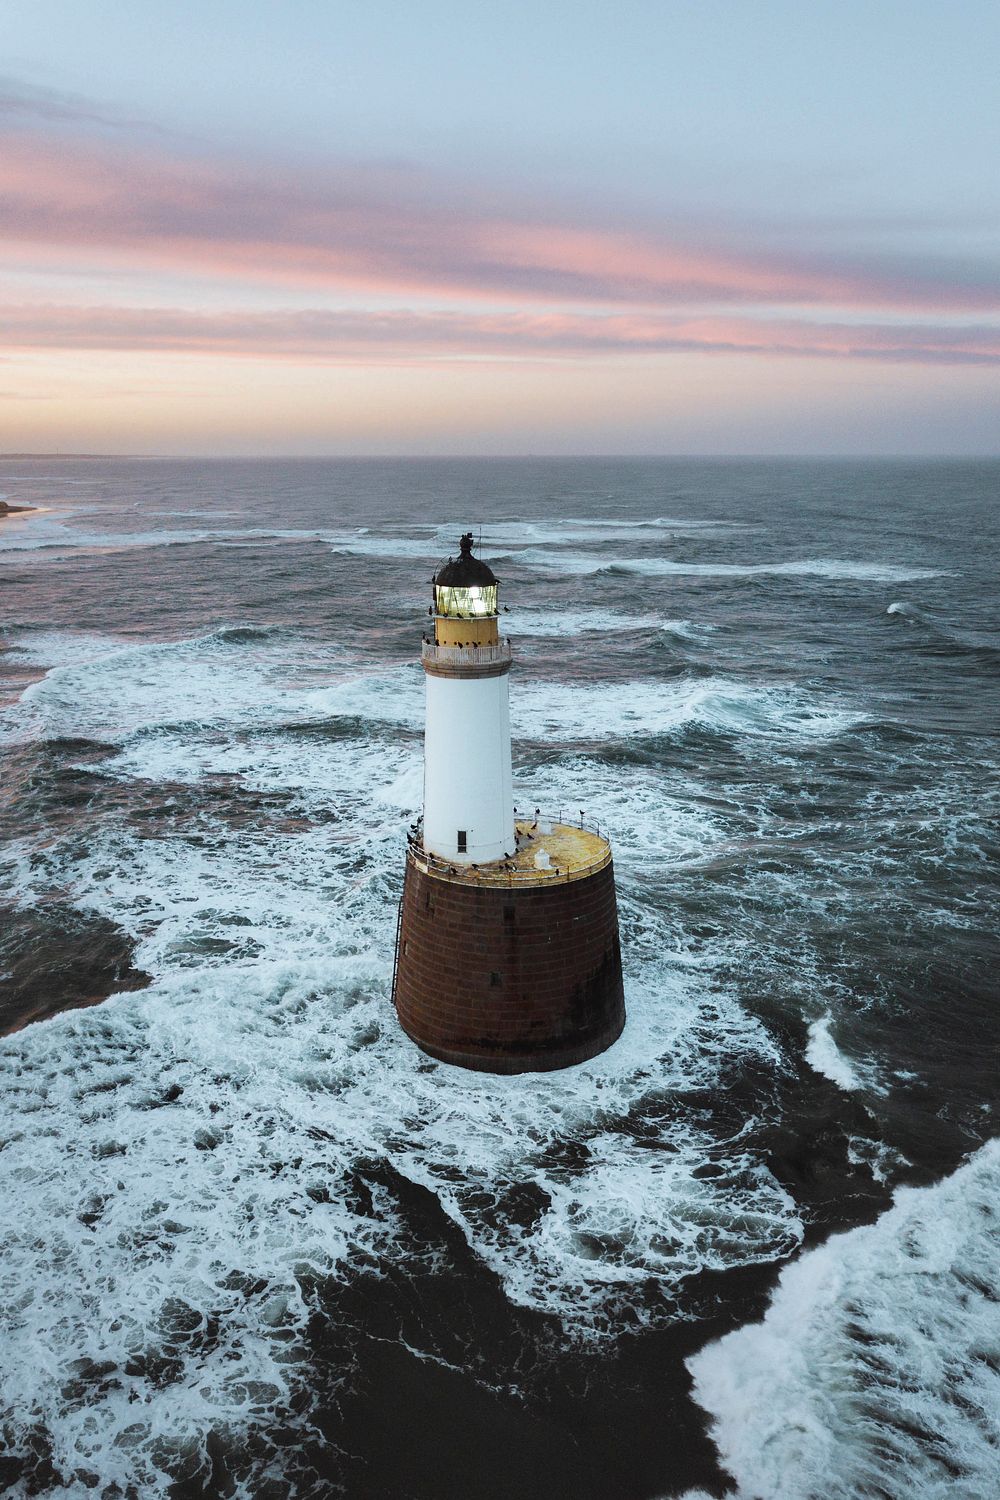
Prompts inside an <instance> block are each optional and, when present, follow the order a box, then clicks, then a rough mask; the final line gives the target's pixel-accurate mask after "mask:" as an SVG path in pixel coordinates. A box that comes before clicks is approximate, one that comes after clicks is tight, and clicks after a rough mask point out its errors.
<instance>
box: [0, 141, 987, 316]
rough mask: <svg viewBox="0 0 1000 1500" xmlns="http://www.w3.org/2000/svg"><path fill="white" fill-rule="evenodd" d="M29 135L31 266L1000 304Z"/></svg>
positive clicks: (282, 170) (477, 287)
mask: <svg viewBox="0 0 1000 1500" xmlns="http://www.w3.org/2000/svg"><path fill="white" fill-rule="evenodd" d="M19 125H20V128H18V129H16V130H7V132H6V133H4V134H0V228H2V241H3V243H4V245H5V246H6V252H7V254H8V256H13V257H14V258H16V259H18V261H23V259H24V256H25V253H26V252H30V254H31V255H32V256H34V257H36V258H38V259H41V260H44V261H45V262H47V263H51V262H52V261H53V260H56V261H59V260H61V261H62V262H64V263H66V262H69V261H75V262H77V263H79V262H80V261H81V260H82V261H86V262H88V263H99V262H101V261H104V262H106V263H108V264H112V265H114V266H116V267H118V268H121V267H122V266H123V265H124V266H125V267H126V268H127V267H134V268H136V269H141V268H148V267H150V266H153V267H160V268H169V269H171V270H173V271H193V272H198V273H206V272H208V273H210V274H213V275H216V276H219V277H221V278H230V279H232V278H235V279H248V280H253V281H254V282H256V283H260V282H264V283H272V284H274V285H288V284H294V285H297V286H315V287H317V288H324V287H325V288H331V289H332V288H335V287H340V288H342V287H351V288H353V289H362V290H367V291H368V292H378V293H386V292H393V293H398V292H399V291H401V290H402V291H405V292H406V293H407V294H410V295H414V296H418V295H419V296H427V297H435V298H437V299H438V300H439V299H440V298H441V296H442V295H450V296H455V295H461V296H462V297H463V298H465V299H468V298H470V297H474V298H489V299H491V300H493V301H496V300H498V299H503V300H511V299H513V300H514V301H516V302H518V303H522V304H537V303H546V304H549V305H551V304H553V303H563V304H566V303H575V304H577V305H579V304H581V303H583V304H588V303H589V304H603V305H618V306H633V307H643V308H656V307H671V306H675V307H676V306H682V305H683V306H688V307H690V306H694V305H702V306H705V305H714V306H719V305H725V304H729V305H733V306H735V305H740V304H742V305H746V304H772V305H779V304H786V305H791V304H796V305H800V306H813V307H832V306H839V307H853V308H858V309H867V310H872V309H878V308H884V309H886V310H888V309H903V308H905V309H910V310H915V311H916V310H920V311H938V312H945V311H982V310H986V309H994V308H997V307H998V306H1000V276H998V275H997V274H996V273H995V271H992V270H990V269H988V268H985V269H975V268H973V269H972V270H970V269H969V268H968V267H967V266H965V264H964V263H961V262H958V261H956V262H954V263H951V264H947V265H944V266H941V265H935V266H930V267H927V266H923V265H921V264H917V263H913V262H910V261H907V260H905V259H902V258H898V257H897V258H895V259H893V258H892V257H890V256H885V257H881V258H879V259H873V258H869V259H868V260H866V261H862V260H861V259H859V258H857V257H855V258H852V257H850V256H847V255H843V256H839V257H838V256H835V255H833V254H828V255H823V256H820V255H816V254H810V253H806V252H805V251H802V252H800V253H796V254H792V253H778V252H775V251H766V250H754V251H751V249H750V248H749V247H748V246H747V245H746V244H745V243H741V241H740V238H739V236H738V235H737V234H736V233H732V234H730V235H729V236H728V237H726V236H722V235H716V236H715V238H714V239H713V240H712V242H711V243H709V242H708V241H706V240H702V241H700V242H696V240H697V237H696V236H695V235H694V231H693V229H692V227H691V226H688V225H676V226H673V227H672V228H671V227H659V228H657V227H655V226H654V227H651V226H650V225H648V224H629V223H627V222H616V223H610V224H603V223H598V222H594V220H593V214H585V213H582V212H579V211H577V212H573V211H571V210H570V208H568V207H564V208H563V209H562V210H558V211H557V210H556V209H548V210H546V211H543V210H542V209H541V208H540V207H539V205H538V204H537V202H535V201H534V200H532V199H530V198H528V197H525V198H523V199H522V200H520V201H514V200H513V199H512V200H511V201H509V202H507V203H505V204H503V205H501V206H500V207H497V205H496V204H495V203H494V202H491V201H489V199H488V196H487V194H486V191H485V189H482V188H480V189H476V190H469V191H462V192H459V191H457V190H456V189H455V188H454V187H448V186H447V185H446V184H443V183H437V182H434V181H432V180H431V179H429V178H426V177H423V176H421V175H419V174H418V173H416V172H414V171H412V170H411V171H409V172H407V171H404V170H402V169H399V168H396V169H392V168H388V167H385V166H382V167H374V168H367V169H362V168H359V167H356V166H355V167H347V166H344V165H339V166H338V165H336V164H334V165H332V166H330V167H328V168H326V169H324V170H319V169H315V168H309V169H307V168H306V167H304V166H289V165H281V164H278V163H273V162H272V163H262V162H256V163H247V162H242V161H233V160H227V159H224V158H222V157H221V156H216V157H211V156H207V155H203V156H202V157H193V156H185V155H183V154H182V153H181V152H179V151H177V150H171V149H168V148H167V146H166V145H164V144H163V143H161V144H159V145H151V144H149V143H148V142H147V143H146V144H144V145H135V144H129V143H128V141H123V140H122V139H121V137H120V135H107V136H106V135H102V134H99V133H95V132H93V131H92V132H90V133H89V134H88V132H87V131H86V130H85V129H82V128H81V130H80V131H76V132H74V133H73V134H72V135H68V134H67V133H66V132H64V131H62V130H58V129H55V128H45V126H44V124H43V125H42V126H38V127H37V128H34V126H33V125H32V124H31V123H30V122H29V126H28V128H24V124H23V121H19Z"/></svg>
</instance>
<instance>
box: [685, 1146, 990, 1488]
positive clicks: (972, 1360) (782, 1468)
mask: <svg viewBox="0 0 1000 1500" xmlns="http://www.w3.org/2000/svg"><path fill="white" fill-rule="evenodd" d="M998 1205H1000V1142H997V1141H994V1142H991V1143H990V1144H989V1145H987V1146H984V1147H983V1148H982V1149H981V1150H980V1151H979V1152H977V1154H976V1155H975V1156H973V1157H972V1159H971V1160H970V1161H969V1162H967V1163H966V1164H965V1165H964V1166H962V1167H960V1168H959V1170H958V1171H957V1172H955V1173H954V1175H953V1176H951V1177H949V1178H946V1179H945V1180H944V1181H943V1182H941V1183H938V1184H937V1186H935V1187H931V1188H920V1189H916V1188H900V1189H898V1190H897V1193H896V1196H895V1201H894V1204H893V1207H892V1208H891V1209H890V1210H889V1212H888V1213H886V1214H884V1215H883V1216H882V1218H881V1219H880V1220H879V1221H878V1223H876V1224H873V1225H871V1226H867V1227H865V1228H862V1229H855V1230H852V1231H851V1232H850V1233H848V1234H843V1235H838V1236H835V1237H834V1238H833V1239H831V1240H829V1241H828V1242H827V1243H826V1244H824V1245H821V1246H820V1247H819V1248H818V1249H816V1250H812V1251H810V1252H808V1253H807V1254H806V1255H803V1256H802V1257H801V1259H799V1260H798V1261H796V1262H794V1263H793V1264H792V1265H790V1266H789V1267H788V1268H787V1269H786V1270H785V1271H783V1272H782V1275H781V1280H780V1282H779V1283H778V1288H777V1291H776V1292H775V1294H774V1296H773V1298H772V1300H771V1306H770V1308H769V1310H768V1312H767V1315H766V1317H765V1318H764V1321H763V1322H762V1323H757V1324H753V1325H752V1326H750V1327H747V1328H742V1329H739V1330H738V1331H737V1332H735V1333H732V1334H729V1335H728V1336H727V1337H726V1338H724V1339H721V1340H720V1341H719V1342H718V1343H716V1344H710V1345H709V1346H708V1347H707V1348H705V1349H703V1350H702V1351H701V1352H700V1353H699V1354H697V1355H695V1356H694V1357H693V1358H692V1359H690V1360H689V1361H688V1367H689V1369H690V1370H691V1373H692V1375H693V1377H694V1389H695V1396H696V1398H697V1400H698V1401H699V1402H700V1403H701V1405H702V1406H703V1407H704V1408H705V1409H706V1411H708V1412H709V1413H710V1415H711V1418H712V1436H713V1438H714V1439H715V1441H716V1443H717V1444H718V1447H719V1451H720V1454H721V1457H722V1461H723V1463H724V1464H725V1467H726V1469H727V1470H728V1471H729V1473H730V1474H731V1475H732V1476H733V1478H734V1479H735V1481H736V1483H737V1494H738V1496H739V1497H740V1500H815V1497H817V1496H820V1495H822V1496H825V1497H829V1500H868V1497H870V1496H872V1495H885V1496H894V1497H895V1496H903V1495H914V1496H919V1497H920V1500H957V1497H961V1500H993V1497H994V1496H995V1494H996V1486H997V1473H998V1466H997V1453H998V1450H1000V1303H998V1301H997V1297H996V1291H995V1272H996V1263H997V1255H998V1252H1000V1240H998V1225H1000V1215H998Z"/></svg>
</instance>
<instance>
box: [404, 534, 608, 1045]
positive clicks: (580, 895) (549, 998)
mask: <svg viewBox="0 0 1000 1500" xmlns="http://www.w3.org/2000/svg"><path fill="white" fill-rule="evenodd" d="M431 582H432V603H431V610H430V613H431V615H432V617H433V634H432V635H425V637H424V641H423V645H422V649H421V661H422V665H423V669H424V674H425V680H426V724H425V734H424V808H423V816H422V817H421V818H419V819H418V820H417V822H416V823H415V824H414V825H413V826H412V828H411V830H410V836H409V838H408V841H407V852H406V869H405V874H404V880H403V895H402V899H401V901H400V906H399V919H398V923H397V935H396V953H395V963H394V967H393V983H392V997H393V1003H394V1005H395V1008H396V1013H397V1015H398V1017H399V1021H400V1025H401V1026H402V1028H403V1030H404V1031H405V1032H406V1033H407V1035H408V1036H409V1037H411V1038H412V1040H413V1041H414V1042H416V1044H417V1045H418V1046H419V1047H421V1048H422V1049H423V1050H424V1051H425V1052H427V1053H429V1054H430V1055H431V1056H432V1057H436V1058H438V1059H440V1060H441V1061H442V1062H447V1063H452V1064H455V1065H457V1066H459V1067H465V1068H474V1069H478V1070H479V1071H482V1072H490V1073H524V1072H533V1071H547V1070H551V1069H554V1068H565V1067H569V1066H571V1065H572V1064H574V1063H581V1062H585V1061H586V1060H587V1059H588V1058H591V1057H595V1056H596V1055H597V1054H598V1053H600V1052H603V1051H604V1050H605V1048H606V1047H610V1045H611V1043H612V1042H614V1041H615V1040H616V1038H617V1037H618V1036H619V1035H620V1034H621V1030H622V1027H623V1026H624V1024H625V1000H624V993H623V989H622V968H621V949H620V943H619V936H618V907H617V901H616V897H615V877H614V866H613V863H612V858H611V847H610V844H609V842H608V840H607V838H606V837H605V836H604V834H603V833H602V832H601V831H600V829H599V828H597V827H596V826H594V825H593V824H592V823H589V822H588V821H587V819H586V817H585V814H584V813H583V812H581V813H580V816H579V817H578V818H577V817H574V816H569V817H565V818H564V817H563V815H562V814H561V813H560V814H559V815H558V816H557V817H556V818H553V817H552V816H551V814H550V813H546V812H543V811H542V810H541V809H539V808H534V809H532V810H531V811H527V810H521V811H518V809H517V808H516V807H515V797H514V789H513V777H512V772H511V746H510V697H509V684H510V670H511V664H512V659H513V657H512V651H511V644H510V640H509V639H508V638H501V636H500V631H499V584H498V582H497V579H496V577H495V576H494V574H493V571H492V569H491V568H490V567H489V566H488V565H487V564H486V563H485V562H483V561H482V559H481V558H478V557H475V556H474V555H473V544H472V535H471V533H468V532H467V533H466V534H465V535H464V536H463V537H461V539H460V541H459V556H458V558H457V559H449V560H448V562H447V563H446V564H444V565H443V566H442V567H441V568H439V570H438V571H437V573H436V574H435V575H434V578H433V579H432V581H431Z"/></svg>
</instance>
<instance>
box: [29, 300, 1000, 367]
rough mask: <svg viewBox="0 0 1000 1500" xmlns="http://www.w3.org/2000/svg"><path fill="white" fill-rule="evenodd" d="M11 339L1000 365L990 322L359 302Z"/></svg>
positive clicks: (97, 316)
mask: <svg viewBox="0 0 1000 1500" xmlns="http://www.w3.org/2000/svg"><path fill="white" fill-rule="evenodd" d="M0 346H2V347H3V348H5V349H6V350H7V351H8V352H13V351H16V350H28V349H60V350H112V351H114V350H119V351H148V352H153V351H156V352H168V353H169V352H174V353H187V354H211V355H233V356H239V357H253V358H262V357H263V358H272V359H296V360H299V361H305V362H309V361H315V362H322V361H371V360H373V359H376V358H385V357H387V356H391V357H393V358H397V359H404V360H422V361H423V360H435V359H444V358H447V359H453V358H455V357H464V356H476V357H480V358H481V357H482V356H483V355H484V354H486V355H489V354H492V355H494V356H496V357H497V358H521V359H525V358H527V359H540V358H542V359H544V358H553V359H559V358H566V357H574V358H579V357H581V356H595V357H596V356H614V355H623V354H631V355H635V354H644V353H645V354H657V353H670V352H691V353H706V354H711V353H726V354H733V353H745V354H757V355H760V354H766V355H781V356H798V357H803V356H809V357H816V358H830V359H865V360H886V361H895V362H898V361H906V362H910V363H921V364H942V363H949V364H990V365H993V364H998V363H1000V328H997V327H992V326H990V325H965V326H949V325H937V326H933V327H931V326H927V325H923V324H912V323H911V324H894V323H879V324H874V323H864V324H848V323H843V322H840V323H838V322H821V321H817V320H805V319H803V320H792V319H788V318H785V319H777V318H775V319H768V318H749V317H730V316H725V317H706V316H702V317H696V318H684V317H678V316H671V315H664V314H655V313H646V312H642V313H624V314H623V313H603V314H597V313H555V312H542V313H508V314H472V313H458V312H413V311H388V312H387V311H380V310H372V311H353V312H331V311H329V310H328V309H323V308H317V309H312V310H300V311H294V312H289V311H285V310H282V311H272V312H262V313H246V312H239V313H233V312H230V313H206V312H197V311H188V310H183V309H164V308H144V307H132V308H126V307H72V306H63V305H47V306H27V307H26V306H8V307H0Z"/></svg>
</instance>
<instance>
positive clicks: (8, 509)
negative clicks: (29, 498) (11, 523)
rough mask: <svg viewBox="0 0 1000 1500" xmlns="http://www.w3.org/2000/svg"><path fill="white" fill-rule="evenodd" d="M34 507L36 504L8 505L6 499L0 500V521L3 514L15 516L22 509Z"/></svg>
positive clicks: (33, 508) (34, 508)
mask: <svg viewBox="0 0 1000 1500" xmlns="http://www.w3.org/2000/svg"><path fill="white" fill-rule="evenodd" d="M36 509H37V506H34V505H8V504H7V502H6V500H0V521H2V520H3V518H4V516H16V515H19V514H20V513H21V512H22V511H26V510H36Z"/></svg>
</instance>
